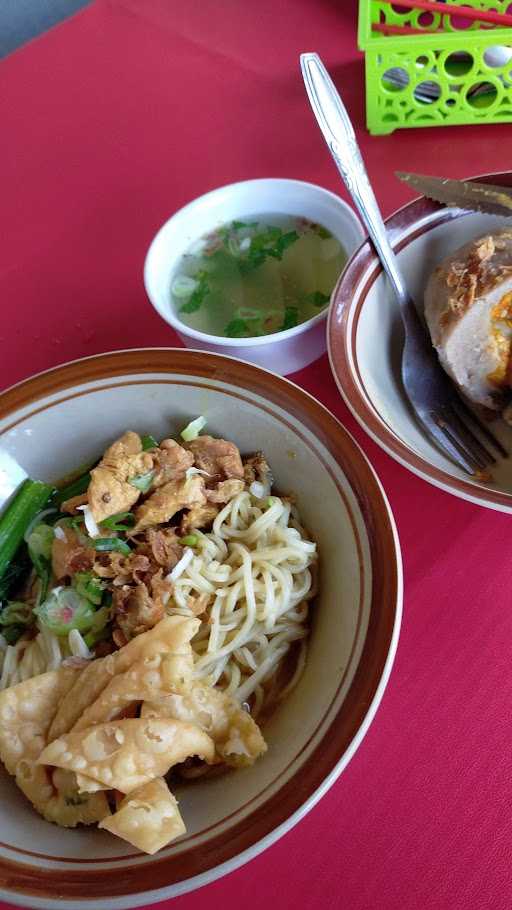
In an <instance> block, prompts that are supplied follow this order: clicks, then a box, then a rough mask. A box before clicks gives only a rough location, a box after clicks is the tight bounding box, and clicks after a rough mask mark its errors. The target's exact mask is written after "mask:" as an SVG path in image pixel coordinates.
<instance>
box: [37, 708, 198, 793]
mask: <svg viewBox="0 0 512 910" xmlns="http://www.w3.org/2000/svg"><path fill="white" fill-rule="evenodd" d="M192 755H197V756H199V757H200V758H202V759H204V760H206V761H213V759H214V756H215V748H214V745H213V742H212V740H211V739H210V737H209V736H208V734H207V733H204V732H203V730H200V729H199V727H197V726H196V725H195V724H187V723H184V722H183V721H179V720H171V719H163V720H159V719H153V718H142V719H137V720H134V719H130V720H118V721H113V722H112V723H108V724H99V725H98V726H96V727H89V728H88V729H87V730H80V731H77V732H73V733H68V734H67V735H65V736H62V737H61V738H60V739H56V740H55V741H54V742H52V743H50V745H49V746H47V747H46V749H45V750H44V751H43V753H42V754H41V756H40V758H39V764H44V765H54V766H56V767H58V768H67V769H68V770H71V771H76V772H78V773H79V774H83V775H85V777H87V778H92V780H94V781H98V782H99V783H100V784H105V785H106V786H108V787H109V788H110V789H113V790H120V791H121V793H130V792H131V791H132V790H135V789H136V788H137V787H142V786H143V785H144V784H146V783H149V781H150V780H153V778H155V777H163V776H164V774H166V773H167V771H168V770H169V768H172V767H173V765H176V764H178V762H182V761H185V759H186V758H188V757H189V756H192Z"/></svg>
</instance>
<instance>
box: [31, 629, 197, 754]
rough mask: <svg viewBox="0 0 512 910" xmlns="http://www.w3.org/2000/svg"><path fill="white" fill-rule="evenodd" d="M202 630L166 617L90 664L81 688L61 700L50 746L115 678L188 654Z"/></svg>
mask: <svg viewBox="0 0 512 910" xmlns="http://www.w3.org/2000/svg"><path fill="white" fill-rule="evenodd" d="M198 627H199V620H197V619H189V618H188V617H185V616H165V617H164V618H163V619H161V620H160V622H159V623H157V625H156V626H154V627H153V628H152V629H150V630H149V631H148V632H144V633H142V635H137V636H136V637H135V638H132V640H131V641H129V642H128V644H126V645H124V647H123V648H121V649H120V650H119V651H115V652H114V653H113V654H109V655H108V656H107V657H103V658H101V659H99V660H93V661H91V662H90V663H89V664H88V666H87V667H85V669H84V670H83V672H82V675H81V677H80V680H79V681H78V682H79V685H75V686H73V688H72V689H71V691H70V692H68V694H67V695H66V697H65V698H64V699H63V700H62V702H61V704H60V707H59V710H58V711H57V714H56V716H55V719H54V721H53V723H52V725H51V727H50V730H49V733H48V740H49V742H51V741H52V740H54V739H57V738H58V737H59V736H62V735H63V734H64V733H68V732H69V730H71V729H72V728H73V727H74V725H75V724H76V722H77V721H78V719H79V718H80V717H81V716H82V714H83V712H84V711H85V710H86V708H88V707H89V705H92V703H93V702H95V701H96V699H97V698H98V696H99V695H100V694H101V692H102V691H103V690H104V689H105V688H106V686H107V685H108V683H109V682H110V681H111V679H112V678H113V677H114V676H117V675H119V674H121V673H126V671H127V670H129V669H130V667H132V666H133V664H134V663H137V662H138V661H140V660H146V659H148V658H151V657H154V656H155V654H175V655H177V656H179V655H181V654H187V653H188V649H187V645H188V643H189V641H190V639H191V638H192V637H193V635H195V633H196V631H197V629H198Z"/></svg>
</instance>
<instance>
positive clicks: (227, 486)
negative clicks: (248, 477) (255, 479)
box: [206, 478, 245, 504]
mask: <svg viewBox="0 0 512 910" xmlns="http://www.w3.org/2000/svg"><path fill="white" fill-rule="evenodd" d="M244 487H245V484H244V482H243V480H235V479H234V478H233V479H231V480H221V482H220V483H218V484H217V486H216V487H215V489H214V490H207V491H206V498H207V500H208V502H219V503H223V504H224V503H226V502H229V501H230V499H233V497H234V496H238V494H239V493H241V492H242V491H243V489H244Z"/></svg>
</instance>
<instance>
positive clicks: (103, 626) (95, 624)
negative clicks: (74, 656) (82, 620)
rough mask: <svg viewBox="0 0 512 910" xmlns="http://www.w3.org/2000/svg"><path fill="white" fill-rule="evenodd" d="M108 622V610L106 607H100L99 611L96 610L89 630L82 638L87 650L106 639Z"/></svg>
mask: <svg viewBox="0 0 512 910" xmlns="http://www.w3.org/2000/svg"><path fill="white" fill-rule="evenodd" d="M109 621H110V610H109V608H108V607H102V608H101V610H96V613H95V614H94V619H93V621H92V625H91V628H90V630H89V632H88V633H87V635H85V636H84V641H85V643H86V645H87V647H88V648H93V647H94V645H96V644H97V643H98V642H99V641H102V640H103V639H105V638H108V634H109V632H108V628H107V626H108V623H109Z"/></svg>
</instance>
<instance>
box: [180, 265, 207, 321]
mask: <svg viewBox="0 0 512 910" xmlns="http://www.w3.org/2000/svg"><path fill="white" fill-rule="evenodd" d="M195 277H196V280H197V281H198V282H199V283H198V285H197V287H196V289H195V291H194V292H193V293H192V294H191V296H190V300H187V302H186V303H184V304H183V306H181V307H180V313H195V312H196V310H198V309H199V308H200V307H201V304H202V303H203V301H204V298H205V297H206V295H207V294H208V293H209V290H210V285H209V284H208V275H207V273H206V272H204V271H201V272H198V273H197V275H196V276H195Z"/></svg>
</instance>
